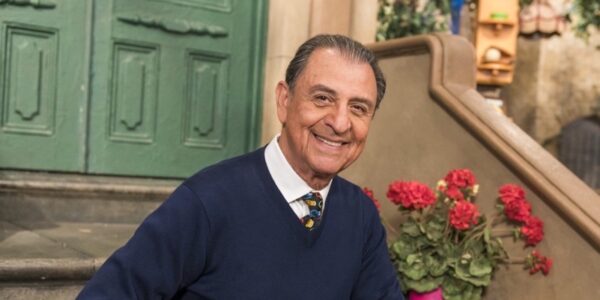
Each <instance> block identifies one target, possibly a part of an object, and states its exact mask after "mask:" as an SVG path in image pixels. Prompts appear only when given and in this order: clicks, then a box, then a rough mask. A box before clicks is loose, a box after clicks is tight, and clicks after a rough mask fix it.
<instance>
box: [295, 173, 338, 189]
mask: <svg viewBox="0 0 600 300" xmlns="http://www.w3.org/2000/svg"><path fill="white" fill-rule="evenodd" d="M300 177H301V178H302V179H303V180H304V182H306V184H308V186H310V187H311V188H312V189H313V190H315V191H319V190H322V189H324V188H325V187H326V186H327V185H328V184H329V182H330V181H331V179H332V178H331V177H326V178H325V177H312V178H304V177H302V176H300Z"/></svg>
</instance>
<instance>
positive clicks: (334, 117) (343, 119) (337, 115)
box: [325, 105, 352, 134]
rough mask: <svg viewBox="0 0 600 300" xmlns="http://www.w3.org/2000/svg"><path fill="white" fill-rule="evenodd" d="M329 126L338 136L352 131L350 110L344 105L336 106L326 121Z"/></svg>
mask: <svg viewBox="0 0 600 300" xmlns="http://www.w3.org/2000/svg"><path fill="white" fill-rule="evenodd" d="M325 123H326V124H327V126H329V127H331V129H333V131H334V132H335V133H336V134H342V133H345V132H347V131H348V130H350V128H351V127H352V123H351V122H350V116H349V112H348V109H347V108H346V107H345V106H343V105H336V106H335V108H334V109H332V110H331V111H330V112H329V114H328V115H327V118H326V119H325Z"/></svg>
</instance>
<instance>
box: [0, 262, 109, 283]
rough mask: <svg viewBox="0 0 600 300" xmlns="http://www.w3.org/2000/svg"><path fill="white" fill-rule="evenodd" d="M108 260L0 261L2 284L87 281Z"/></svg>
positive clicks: (0, 280) (0, 279)
mask: <svg viewBox="0 0 600 300" xmlns="http://www.w3.org/2000/svg"><path fill="white" fill-rule="evenodd" d="M105 260H106V258H83V259H82V258H58V259H57V258H54V259H52V258H26V259H2V260H0V282H24V281H27V282H31V281H70V280H76V281H86V280H88V279H90V278H91V277H92V275H93V274H94V273H95V272H96V271H97V270H98V268H100V266H102V264H103V263H104V261H105Z"/></svg>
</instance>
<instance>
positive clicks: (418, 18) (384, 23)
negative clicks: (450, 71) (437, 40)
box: [376, 0, 450, 41]
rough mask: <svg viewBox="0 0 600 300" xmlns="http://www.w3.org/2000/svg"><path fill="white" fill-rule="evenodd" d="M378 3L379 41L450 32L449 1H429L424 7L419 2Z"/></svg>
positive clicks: (389, 0)
mask: <svg viewBox="0 0 600 300" xmlns="http://www.w3.org/2000/svg"><path fill="white" fill-rule="evenodd" d="M378 1H379V12H378V14H377V20H378V21H379V26H378V28H377V36H376V39H377V40H378V41H382V40H388V39H393V38H399V37H405V36H411V35H418V34H426V33H430V32H438V31H448V22H449V15H450V4H449V1H447V0H431V1H427V2H426V3H424V5H423V6H422V7H420V6H419V1H418V0H378Z"/></svg>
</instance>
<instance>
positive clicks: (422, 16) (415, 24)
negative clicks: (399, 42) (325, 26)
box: [376, 0, 600, 41]
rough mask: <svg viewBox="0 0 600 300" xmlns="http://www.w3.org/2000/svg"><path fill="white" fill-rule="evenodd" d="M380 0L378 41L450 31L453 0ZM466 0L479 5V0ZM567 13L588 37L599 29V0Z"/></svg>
mask: <svg viewBox="0 0 600 300" xmlns="http://www.w3.org/2000/svg"><path fill="white" fill-rule="evenodd" d="M378 1H379V12H378V14H377V20H378V21H379V26H378V28H377V35H376V39H377V41H383V40H388V39H393V38H399V37H405V36H411V35H417V34H426V33H431V32H439V31H448V23H449V20H450V18H449V14H450V0H426V1H425V2H424V5H422V7H420V6H419V2H420V1H419V0H378ZM465 2H469V3H474V4H475V5H476V3H477V0H470V1H465ZM532 3H533V0H519V5H520V7H524V6H527V5H530V4H532ZM566 17H567V19H569V20H575V24H574V25H573V29H574V31H575V34H576V35H577V36H580V37H582V38H584V39H587V38H588V37H589V35H590V30H591V28H596V29H598V30H600V0H573V9H572V10H570V11H569V12H568V14H567V16H566Z"/></svg>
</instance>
